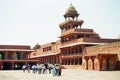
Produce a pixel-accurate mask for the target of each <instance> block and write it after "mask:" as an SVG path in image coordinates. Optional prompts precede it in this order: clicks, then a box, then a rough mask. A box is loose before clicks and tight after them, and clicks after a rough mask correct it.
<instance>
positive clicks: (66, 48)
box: [59, 4, 100, 65]
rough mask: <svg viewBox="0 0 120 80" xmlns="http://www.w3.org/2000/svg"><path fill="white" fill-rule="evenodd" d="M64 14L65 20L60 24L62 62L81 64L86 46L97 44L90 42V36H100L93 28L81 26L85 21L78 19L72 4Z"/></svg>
mask: <svg viewBox="0 0 120 80" xmlns="http://www.w3.org/2000/svg"><path fill="white" fill-rule="evenodd" d="M63 16H64V18H65V21H64V22H62V23H61V24H59V27H60V29H61V36H60V38H61V48H60V50H61V64H63V65H78V64H79V65H80V64H82V54H83V51H84V48H85V47H86V46H91V45H96V44H91V43H88V42H89V41H90V38H100V37H99V35H98V34H97V33H95V32H94V31H93V29H84V28H81V26H82V24H83V22H84V21H83V20H78V16H79V14H78V12H77V10H76V9H75V7H74V6H73V5H72V4H70V5H69V7H68V9H67V10H66V12H65V14H64V15H63ZM85 40H86V41H85ZM87 41H88V42H87Z"/></svg>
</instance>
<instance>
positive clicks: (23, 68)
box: [22, 65, 26, 73]
mask: <svg viewBox="0 0 120 80" xmlns="http://www.w3.org/2000/svg"><path fill="white" fill-rule="evenodd" d="M25 69H26V65H23V66H22V70H23V72H24V73H25Z"/></svg>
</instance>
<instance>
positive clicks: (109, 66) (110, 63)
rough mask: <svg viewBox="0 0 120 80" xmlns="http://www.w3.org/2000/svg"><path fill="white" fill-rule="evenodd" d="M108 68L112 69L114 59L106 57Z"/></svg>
mask: <svg viewBox="0 0 120 80" xmlns="http://www.w3.org/2000/svg"><path fill="white" fill-rule="evenodd" d="M107 64H108V70H114V60H113V59H112V58H110V59H108V63H107Z"/></svg>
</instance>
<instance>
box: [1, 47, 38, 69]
mask: <svg viewBox="0 0 120 80" xmlns="http://www.w3.org/2000/svg"><path fill="white" fill-rule="evenodd" d="M33 51H34V50H33V49H30V46H22V45H0V70H11V69H22V66H23V64H26V65H27V64H28V63H29V64H33V63H36V62H38V60H29V58H30V53H31V52H33Z"/></svg>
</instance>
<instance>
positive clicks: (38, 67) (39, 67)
mask: <svg viewBox="0 0 120 80" xmlns="http://www.w3.org/2000/svg"><path fill="white" fill-rule="evenodd" d="M41 70H42V67H41V65H40V64H37V71H38V74H40V73H41Z"/></svg>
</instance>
